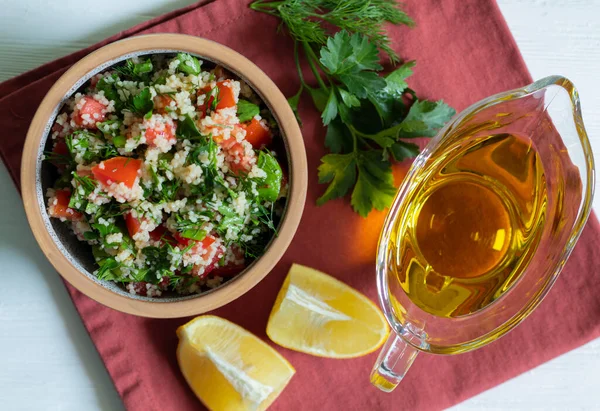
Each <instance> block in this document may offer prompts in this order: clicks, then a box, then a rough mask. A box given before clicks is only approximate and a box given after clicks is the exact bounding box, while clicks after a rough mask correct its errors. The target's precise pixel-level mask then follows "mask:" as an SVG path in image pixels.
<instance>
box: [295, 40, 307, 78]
mask: <svg viewBox="0 0 600 411" xmlns="http://www.w3.org/2000/svg"><path fill="white" fill-rule="evenodd" d="M294 62H295V63H296V70H298V77H300V84H301V87H300V89H301V90H302V88H304V87H305V86H306V83H305V82H304V74H302V66H301V65H300V54H299V53H298V42H297V41H294Z"/></svg>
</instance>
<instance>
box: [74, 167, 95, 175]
mask: <svg viewBox="0 0 600 411" xmlns="http://www.w3.org/2000/svg"><path fill="white" fill-rule="evenodd" d="M77 175H78V176H79V177H91V176H92V170H91V169H89V168H80V169H78V170H77Z"/></svg>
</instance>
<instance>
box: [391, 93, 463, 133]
mask: <svg viewBox="0 0 600 411" xmlns="http://www.w3.org/2000/svg"><path fill="white" fill-rule="evenodd" d="M454 114H456V111H455V110H454V109H453V108H452V107H450V106H448V105H447V104H446V103H444V102H443V101H442V100H440V101H437V102H434V101H427V100H423V101H416V102H415V103H414V104H413V105H412V106H411V108H410V110H409V111H408V115H407V116H406V118H405V119H404V121H402V123H400V133H399V135H400V136H401V137H405V138H407V137H433V136H435V135H436V134H437V132H438V130H439V129H440V128H442V127H443V126H444V124H446V122H447V121H449V120H450V119H451V118H452V117H453V116H454Z"/></svg>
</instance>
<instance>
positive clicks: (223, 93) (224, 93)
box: [217, 81, 235, 110]
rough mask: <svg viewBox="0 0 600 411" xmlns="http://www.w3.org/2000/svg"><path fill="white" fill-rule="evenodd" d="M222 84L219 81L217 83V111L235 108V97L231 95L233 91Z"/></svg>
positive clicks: (222, 82)
mask: <svg viewBox="0 0 600 411" xmlns="http://www.w3.org/2000/svg"><path fill="white" fill-rule="evenodd" d="M224 83H225V82H224V81H219V82H218V83H217V87H218V88H219V102H218V103H217V110H221V109H222V108H230V107H235V95H234V94H233V90H232V89H231V87H228V86H226V85H225V84H224Z"/></svg>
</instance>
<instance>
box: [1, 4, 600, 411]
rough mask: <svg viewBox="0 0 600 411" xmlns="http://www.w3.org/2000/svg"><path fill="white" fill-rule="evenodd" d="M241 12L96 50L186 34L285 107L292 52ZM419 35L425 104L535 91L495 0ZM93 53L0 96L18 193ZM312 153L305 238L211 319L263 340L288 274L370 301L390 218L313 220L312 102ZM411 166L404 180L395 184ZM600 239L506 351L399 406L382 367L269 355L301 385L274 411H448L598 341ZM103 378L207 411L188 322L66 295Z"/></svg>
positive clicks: (586, 245)
mask: <svg viewBox="0 0 600 411" xmlns="http://www.w3.org/2000/svg"><path fill="white" fill-rule="evenodd" d="M245 5H246V2H243V3H242V2H240V1H239V0H217V1H214V2H212V3H210V4H206V2H204V5H200V4H198V5H195V6H191V7H188V8H187V9H183V10H179V11H177V12H174V13H171V14H170V15H168V16H165V17H162V18H158V19H155V20H152V21H150V22H148V23H145V24H142V25H140V26H137V27H135V28H133V29H130V30H127V31H125V32H123V33H120V34H118V35H117V36H114V37H112V38H110V39H108V40H106V41H104V42H102V43H100V44H99V45H103V44H106V43H108V42H110V41H114V40H117V39H120V38H123V37H127V36H131V35H135V34H139V33H158V32H179V33H188V34H193V35H197V36H201V37H206V38H209V39H212V40H216V41H218V42H220V43H223V44H225V45H227V46H229V47H231V48H233V49H235V50H237V51H239V52H240V53H242V54H244V55H245V56H246V57H248V58H249V59H250V60H252V61H254V62H255V63H256V64H257V65H258V66H259V67H261V68H262V69H263V70H264V71H265V72H266V73H267V74H268V75H269V76H270V77H271V78H272V79H273V80H274V81H275V82H276V83H277V84H278V85H279V87H280V88H281V89H282V91H283V92H284V93H285V94H286V95H291V94H292V93H294V92H295V91H296V89H297V87H298V81H297V78H296V72H295V69H294V64H293V57H292V41H291V40H290V39H289V38H288V37H286V36H284V35H281V34H277V27H278V21H277V20H276V19H275V18H272V17H270V16H267V15H264V14H260V13H257V12H254V11H251V10H250V9H248V8H247V7H245ZM406 8H407V11H408V13H409V14H410V15H411V16H412V17H413V18H414V19H415V20H416V22H417V27H416V28H415V29H413V30H410V29H407V28H405V27H394V28H392V29H391V36H392V38H393V39H394V46H395V48H396V50H399V51H400V53H401V55H402V56H405V57H406V58H407V59H416V60H417V62H418V65H417V67H416V74H415V75H414V76H413V77H412V78H411V79H410V83H411V87H413V88H414V89H416V90H418V91H419V94H420V95H421V96H426V97H428V98H430V99H439V98H443V99H445V100H446V101H447V102H448V103H449V104H451V105H452V106H453V107H455V108H456V109H458V110H461V109H463V108H465V107H466V106H468V105H469V104H471V103H473V102H475V101H477V100H479V99H481V98H483V97H485V96H488V95H490V94H493V93H497V92H500V91H503V90H507V89H511V88H514V87H519V86H523V85H525V84H527V83H529V82H530V81H531V78H530V76H529V73H528V72H527V69H526V67H525V64H524V63H523V60H522V58H521V56H520V54H519V51H518V49H517V47H516V45H515V42H514V40H513V39H512V37H511V34H510V32H509V30H508V28H507V26H506V24H505V22H504V20H503V18H502V15H501V14H500V11H499V10H498V7H497V6H496V4H495V2H494V1H493V0H460V1H459V0H457V1H441V0H421V1H415V2H411V4H408V5H407V6H406ZM99 45H96V46H93V47H91V48H89V49H86V50H83V51H81V52H78V53H75V54H73V55H70V56H67V57H65V58H62V59H59V60H56V61H54V62H52V63H49V64H46V65H45V66H43V67H40V68H38V69H36V70H33V71H31V72H28V73H25V74H23V75H21V76H19V77H17V78H15V79H12V80H10V81H7V82H5V83H2V84H0V130H3V134H2V136H1V137H0V153H1V155H2V159H3V160H4V162H5V164H6V166H7V167H8V169H9V171H10V173H11V175H12V177H13V179H14V181H15V183H16V184H17V185H18V184H19V163H20V156H21V148H22V145H23V140H24V138H25V134H26V131H27V128H28V126H29V122H30V119H31V118H32V116H33V114H34V112H35V109H36V108H37V106H38V104H39V102H40V101H41V99H42V97H43V96H44V94H45V93H46V91H47V90H48V89H49V88H50V86H51V85H52V84H53V83H54V81H56V79H57V78H58V77H59V76H60V75H61V74H62V73H63V72H64V70H65V69H66V68H67V67H69V65H71V64H73V63H74V62H75V61H77V60H78V59H79V58H81V57H82V56H84V55H85V54H87V53H88V52H90V51H91V50H92V49H94V48H96V47H98V46H99ZM301 115H302V118H303V120H304V127H303V133H304V139H305V143H306V149H307V153H308V160H309V161H308V163H309V164H308V167H309V168H308V171H309V190H308V199H307V203H306V207H305V210H304V215H303V218H302V222H301V224H300V228H299V229H298V232H297V234H296V237H295V238H294V241H293V242H292V245H291V246H290V248H289V250H288V252H287V253H286V254H285V256H284V257H283V259H282V260H281V262H280V263H279V264H278V265H277V266H276V267H275V269H274V270H273V271H272V272H271V273H270V275H269V276H267V277H266V279H265V280H263V281H262V282H261V283H260V284H259V285H258V286H256V287H255V288H253V289H252V290H251V291H250V292H248V293H247V294H246V295H244V296H243V297H241V298H239V299H238V300H236V301H234V302H232V303H230V304H228V305H227V306H225V307H222V308H221V309H218V310H216V311H215V312H214V314H216V315H220V316H223V317H225V318H228V319H230V320H232V321H234V322H235V323H237V324H239V325H241V326H243V327H245V328H246V329H248V330H249V331H251V332H253V333H254V334H256V335H257V336H259V337H260V338H262V339H264V340H268V339H267V337H266V335H265V326H266V322H267V318H268V315H269V312H270V310H271V307H272V304H273V302H274V300H275V296H276V294H277V291H278V290H279V287H280V286H281V284H282V282H283V279H284V277H285V275H286V273H287V271H288V269H289V267H290V265H291V264H292V263H293V262H296V263H301V264H305V265H309V266H311V267H315V268H317V269H320V270H323V271H325V272H328V273H331V274H333V275H334V276H336V277H338V278H339V279H341V280H343V281H344V282H346V283H348V284H350V285H351V286H353V287H356V288H357V289H359V290H361V291H362V292H364V293H365V294H367V295H368V296H369V297H370V298H372V299H375V298H376V287H375V274H374V273H375V270H374V254H375V247H376V243H377V236H378V234H379V230H380V227H381V223H382V219H383V213H372V214H371V215H370V216H369V218H368V219H362V218H360V217H359V216H358V215H356V214H354V213H353V212H352V210H351V208H350V206H349V204H348V202H347V201H346V200H344V201H342V200H340V201H334V202H330V203H328V204H327V205H325V206H323V207H317V206H315V200H316V198H317V197H318V196H319V195H320V194H321V193H322V192H323V190H324V187H323V186H320V185H319V184H318V183H317V173H316V170H317V166H318V164H319V158H320V157H321V156H322V155H323V154H325V150H324V146H323V139H324V129H323V128H322V127H321V122H320V119H319V116H318V114H317V113H316V112H315V110H314V109H313V108H312V107H311V104H310V103H309V102H308V101H304V102H303V104H302V108H301ZM405 169H406V165H403V166H401V167H399V168H398V169H397V170H396V171H398V174H399V176H400V177H401V174H402V172H403V171H405ZM599 244H600V227H599V225H598V221H597V220H596V218H595V217H594V216H592V218H591V219H590V221H589V222H588V224H587V226H586V228H585V230H584V231H583V235H582V236H581V239H580V240H579V243H578V244H577V246H576V248H575V251H574V253H573V255H572V256H571V258H570V260H569V262H568V263H567V265H566V267H565V269H564V272H563V273H562V275H561V277H560V279H559V280H558V282H557V284H556V286H555V287H554V289H553V290H552V292H551V293H550V294H549V296H548V298H546V300H545V301H544V302H543V303H542V304H541V306H540V307H539V308H538V309H537V311H536V312H535V313H533V314H532V315H531V318H530V319H528V320H526V321H525V322H524V323H523V324H522V325H521V326H519V327H518V328H517V329H516V330H515V331H513V332H511V333H510V334H509V335H507V336H505V337H504V338H502V339H500V340H499V341H497V342H495V343H493V344H491V345H488V346H487V347H484V348H482V349H480V350H477V351H475V352H472V353H468V354H462V355H458V356H449V357H442V356H432V355H429V356H427V355H421V356H420V357H419V358H418V360H417V361H416V362H415V364H414V365H413V367H412V369H411V371H410V372H409V374H408V376H407V377H406V379H405V380H404V381H403V382H402V383H401V385H400V386H399V387H398V388H397V389H396V390H395V391H394V392H393V393H391V394H385V393H383V392H380V391H378V390H377V389H375V388H374V387H372V386H371V385H370V384H369V372H370V370H371V366H372V364H373V362H374V361H375V358H376V354H372V355H368V356H366V357H362V358H358V359H353V360H329V359H322V358H317V357H311V356H309V355H305V354H301V353H297V352H293V351H289V350H286V349H284V348H281V347H278V346H275V348H276V349H277V350H278V351H279V352H281V353H282V354H283V355H284V356H285V357H286V358H287V359H288V360H289V361H290V362H291V363H292V364H293V365H294V367H296V370H297V373H296V375H295V377H294V378H293V379H292V381H291V383H290V385H289V386H288V387H287V388H286V389H285V391H284V392H283V393H282V394H281V396H280V398H279V399H278V400H277V401H276V402H275V403H274V404H273V408H272V409H275V410H297V409H306V410H316V409H324V410H334V409H340V410H341V409H344V410H366V409H370V410H373V409H400V408H407V409H440V408H445V407H448V406H451V405H453V404H456V403H457V402H460V401H463V400H465V399H466V398H469V397H471V396H473V395H476V394H478V393H480V392H481V391H483V390H486V389H488V388H490V387H493V386H495V385H497V384H500V383H501V382H503V381H505V380H507V379H509V378H512V377H514V376H516V375H518V374H520V373H522V372H524V371H526V370H528V369H530V368H532V367H535V366H537V365H539V364H541V363H543V362H545V361H548V360H549V359H551V358H554V357H556V356H557V355H560V354H562V353H564V352H566V351H569V350H571V349H573V348H575V347H578V346H580V345H582V344H584V343H586V342H588V341H590V340H592V339H594V338H596V337H597V336H598V335H600V298H598V296H599V295H600V280H599V279H598V277H597V276H596V275H595V273H596V271H597V270H598V268H599V267H600V256H599V254H598V252H597V250H598V247H599ZM67 288H68V289H69V292H70V294H71V296H72V298H73V301H74V303H75V306H76V308H77V310H78V311H79V313H80V314H81V317H82V319H83V322H84V324H85V326H86V328H87V330H88V331H89V333H90V335H91V337H92V339H93V341H94V343H95V344H96V347H97V348H98V351H99V353H100V355H101V356H102V359H103V360H104V363H105V364H106V367H107V368H108V371H109V373H110V375H111V377H112V379H113V381H114V383H115V385H116V388H117V390H118V392H119V394H120V395H121V397H122V398H123V401H124V402H125V405H126V406H127V408H128V409H131V410H162V411H164V410H192V409H194V410H195V409H199V408H201V404H200V402H199V401H198V400H197V399H196V398H195V397H194V395H193V393H192V392H191V390H190V389H189V388H188V387H187V385H186V383H185V381H184V379H183V377H182V375H181V373H180V372H179V369H178V367H177V363H176V359H175V348H176V345H177V337H176V336H175V329H176V328H177V327H178V326H179V325H181V324H183V323H185V322H186V321H188V320H189V319H188V318H182V319H174V320H153V319H144V318H138V317H134V316H130V315H126V314H121V313H119V312H117V311H113V310H111V309H109V308H106V307H104V306H102V305H100V304H98V303H96V302H94V301H92V300H91V299H89V298H87V297H85V296H83V295H82V294H80V293H79V292H77V291H76V290H75V289H73V288H72V287H71V286H69V285H67Z"/></svg>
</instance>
